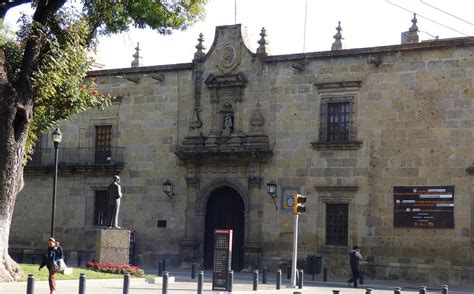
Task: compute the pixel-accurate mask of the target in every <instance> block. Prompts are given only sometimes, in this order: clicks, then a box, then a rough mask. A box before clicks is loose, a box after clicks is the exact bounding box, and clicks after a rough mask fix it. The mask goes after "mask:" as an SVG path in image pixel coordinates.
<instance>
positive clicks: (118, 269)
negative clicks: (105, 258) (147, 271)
mask: <svg viewBox="0 0 474 294" xmlns="http://www.w3.org/2000/svg"><path fill="white" fill-rule="evenodd" d="M86 267H87V268H88V269H91V270H93V271H96V272H101V273H109V274H122V275H123V274H125V273H130V275H132V276H134V277H142V276H143V274H144V272H143V270H142V269H141V268H139V267H136V266H132V265H113V264H106V263H98V262H88V263H86Z"/></svg>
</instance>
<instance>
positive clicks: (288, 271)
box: [286, 265, 291, 280]
mask: <svg viewBox="0 0 474 294" xmlns="http://www.w3.org/2000/svg"><path fill="white" fill-rule="evenodd" d="M286 279H287V280H289V279H291V265H289V266H288V267H287V268H286Z"/></svg>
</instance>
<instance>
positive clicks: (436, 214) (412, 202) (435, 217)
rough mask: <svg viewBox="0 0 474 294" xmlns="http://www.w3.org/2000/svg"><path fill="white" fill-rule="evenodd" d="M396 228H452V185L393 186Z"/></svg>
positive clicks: (394, 222) (394, 224) (394, 223)
mask: <svg viewBox="0 0 474 294" xmlns="http://www.w3.org/2000/svg"><path fill="white" fill-rule="evenodd" d="M393 195H394V197H393V204H394V217H393V226H394V227H395V228H454V186H432V187H393Z"/></svg>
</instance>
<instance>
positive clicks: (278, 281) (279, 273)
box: [276, 270, 281, 290]
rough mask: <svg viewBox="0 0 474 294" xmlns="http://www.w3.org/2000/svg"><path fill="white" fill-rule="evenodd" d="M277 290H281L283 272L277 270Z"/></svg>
mask: <svg viewBox="0 0 474 294" xmlns="http://www.w3.org/2000/svg"><path fill="white" fill-rule="evenodd" d="M276 289H277V290H280V289H281V270H277V279H276Z"/></svg>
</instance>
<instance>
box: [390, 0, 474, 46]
mask: <svg viewBox="0 0 474 294" xmlns="http://www.w3.org/2000/svg"><path fill="white" fill-rule="evenodd" d="M385 2H387V3H389V4H392V5H393V6H396V7H398V8H400V9H402V10H405V11H407V12H410V13H411V14H413V13H415V12H414V11H411V10H409V9H406V8H405V7H402V6H400V5H398V4H395V3H393V2H390V0H385ZM416 16H419V17H421V18H424V19H426V20H427V21H431V22H432V23H435V24H437V25H440V26H442V27H445V28H447V29H450V30H451V31H454V32H456V33H458V34H461V35H464V36H466V37H467V36H469V35H468V34H465V33H463V32H460V31H458V30H456V29H453V28H452V27H449V26H447V25H444V24H442V23H440V22H437V21H436V20H433V19H431V18H428V17H426V16H423V15H421V14H419V13H417V14H416Z"/></svg>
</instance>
